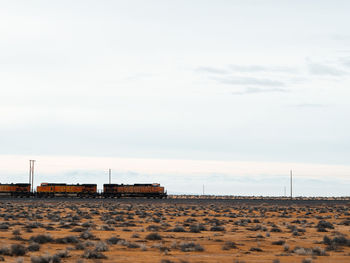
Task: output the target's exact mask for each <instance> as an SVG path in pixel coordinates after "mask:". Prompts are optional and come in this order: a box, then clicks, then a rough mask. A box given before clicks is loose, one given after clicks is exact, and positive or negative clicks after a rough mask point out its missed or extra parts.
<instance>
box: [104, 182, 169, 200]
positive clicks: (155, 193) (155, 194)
mask: <svg viewBox="0 0 350 263" xmlns="http://www.w3.org/2000/svg"><path fill="white" fill-rule="evenodd" d="M166 196H167V194H166V192H164V187H163V186H160V184H133V185H128V184H104V185H103V197H105V198H114V197H116V198H121V197H148V198H166Z"/></svg>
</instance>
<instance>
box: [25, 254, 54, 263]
mask: <svg viewBox="0 0 350 263" xmlns="http://www.w3.org/2000/svg"><path fill="white" fill-rule="evenodd" d="M30 261H31V262H32V263H60V262H61V259H60V258H59V257H58V256H56V255H54V256H51V255H50V254H46V255H43V256H31V257H30Z"/></svg>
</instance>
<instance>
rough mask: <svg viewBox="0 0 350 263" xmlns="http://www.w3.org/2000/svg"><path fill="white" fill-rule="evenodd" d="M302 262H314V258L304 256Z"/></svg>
mask: <svg viewBox="0 0 350 263" xmlns="http://www.w3.org/2000/svg"><path fill="white" fill-rule="evenodd" d="M301 263H312V259H311V258H304V259H303V260H302V261H301Z"/></svg>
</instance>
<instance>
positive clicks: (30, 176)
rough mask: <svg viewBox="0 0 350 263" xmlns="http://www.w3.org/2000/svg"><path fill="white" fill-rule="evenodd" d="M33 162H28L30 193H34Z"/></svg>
mask: <svg viewBox="0 0 350 263" xmlns="http://www.w3.org/2000/svg"><path fill="white" fill-rule="evenodd" d="M34 162H35V160H29V184H31V192H34Z"/></svg>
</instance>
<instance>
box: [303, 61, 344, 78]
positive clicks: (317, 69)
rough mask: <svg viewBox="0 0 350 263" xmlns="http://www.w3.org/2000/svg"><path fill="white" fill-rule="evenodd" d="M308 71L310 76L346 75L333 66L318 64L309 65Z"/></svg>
mask: <svg viewBox="0 0 350 263" xmlns="http://www.w3.org/2000/svg"><path fill="white" fill-rule="evenodd" d="M308 69H309V72H310V73H311V74H312V75H319V76H342V75H345V74H347V72H345V71H343V70H340V69H337V68H335V67H333V66H328V65H324V64H319V63H309V64H308Z"/></svg>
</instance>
